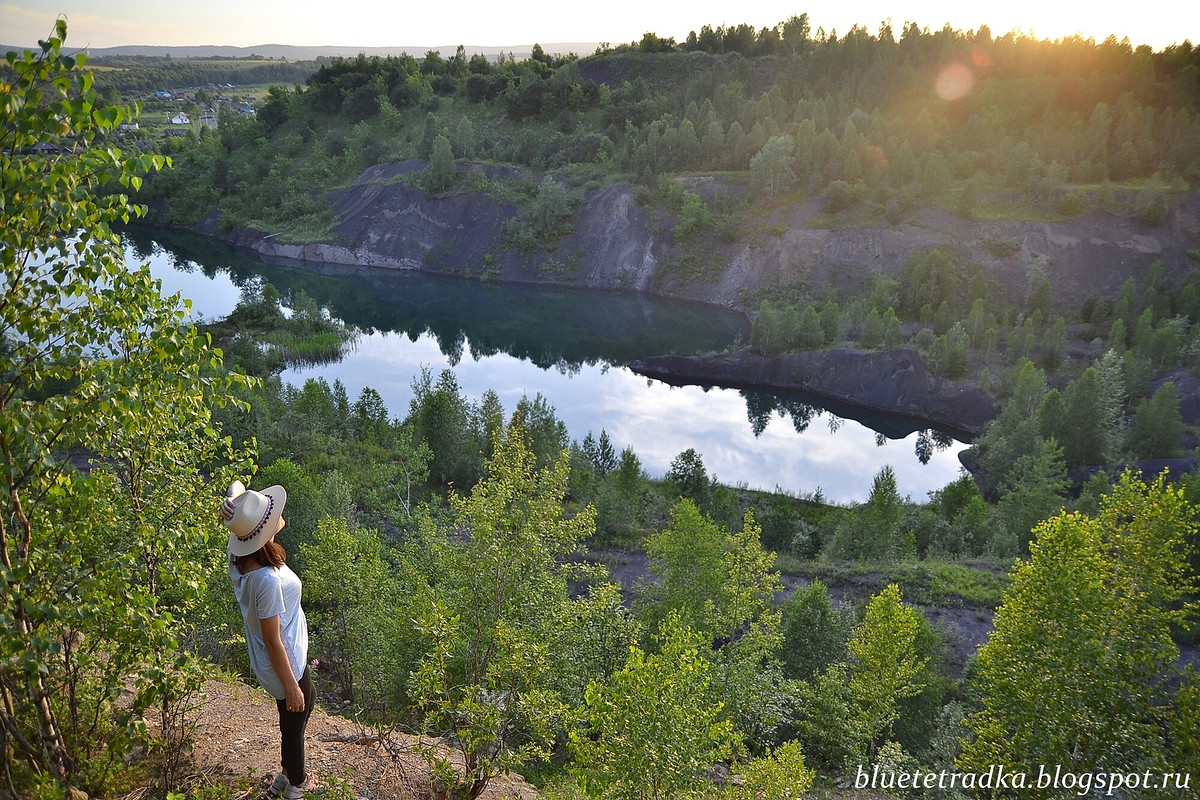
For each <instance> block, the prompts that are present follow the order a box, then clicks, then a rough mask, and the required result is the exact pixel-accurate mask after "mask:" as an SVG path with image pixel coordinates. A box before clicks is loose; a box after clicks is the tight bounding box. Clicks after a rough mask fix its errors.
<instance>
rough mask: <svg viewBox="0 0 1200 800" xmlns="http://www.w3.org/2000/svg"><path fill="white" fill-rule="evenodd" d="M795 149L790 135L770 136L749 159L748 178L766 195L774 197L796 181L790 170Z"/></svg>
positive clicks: (794, 142) (793, 140) (794, 143)
mask: <svg viewBox="0 0 1200 800" xmlns="http://www.w3.org/2000/svg"><path fill="white" fill-rule="evenodd" d="M760 141H761V140H760ZM795 149H796V141H795V139H793V138H792V137H791V136H786V135H785V136H772V137H771V138H770V139H769V140H768V141H767V143H766V144H764V145H763V146H762V149H761V150H759V151H758V153H756V154H755V156H754V158H752V159H750V180H751V181H752V182H753V183H754V185H755V186H757V187H758V188H759V189H761V190H762V191H763V192H765V193H766V195H767V197H774V196H775V195H777V194H779V192H781V191H782V190H783V189H784V188H786V187H787V186H789V185H791V184H793V183H795V182H796V173H795V172H794V171H793V170H792V164H793V162H794V161H795V159H794V157H793V153H794V151H795Z"/></svg>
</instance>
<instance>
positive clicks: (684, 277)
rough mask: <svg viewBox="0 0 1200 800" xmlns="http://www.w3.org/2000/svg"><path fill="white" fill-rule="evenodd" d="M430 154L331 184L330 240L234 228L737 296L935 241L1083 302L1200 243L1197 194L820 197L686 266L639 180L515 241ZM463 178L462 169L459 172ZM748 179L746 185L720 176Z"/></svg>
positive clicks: (326, 255)
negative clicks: (1053, 211)
mask: <svg viewBox="0 0 1200 800" xmlns="http://www.w3.org/2000/svg"><path fill="white" fill-rule="evenodd" d="M424 166H425V165H424V162H422V161H404V162H399V163H396V164H382V165H378V166H374V167H371V168H369V169H367V170H366V171H364V172H363V173H362V174H361V175H360V176H359V177H358V179H357V180H356V181H355V182H354V183H353V184H351V185H350V186H347V187H344V188H341V189H336V190H333V191H331V192H329V193H328V194H327V200H328V202H329V203H330V205H331V206H332V207H333V210H334V211H335V213H336V215H337V218H338V220H339V223H338V225H337V227H336V230H335V232H334V237H333V239H332V240H331V242H329V243H314V244H308V245H292V244H284V243H280V242H279V241H277V240H276V239H275V238H273V237H271V236H270V235H265V236H264V234H263V233H260V232H250V231H243V232H241V233H240V234H238V235H237V236H236V237H235V239H236V243H237V244H240V245H243V246H248V247H250V248H252V249H254V250H257V251H259V252H260V253H262V254H263V255H267V256H282V257H287V258H293V259H302V260H306V261H316V262H332V263H339V264H356V265H373V266H379V267H387V268H393V269H411V270H422V271H428V272H441V273H449V274H455V275H461V276H465V277H476V278H479V277H486V278H489V279H495V280H508V281H522V282H547V283H558V284H566V285H573V286H589V287H597V288H607V289H630V290H635V291H641V292H653V293H657V294H665V295H672V296H677V297H683V298H687V299H691V300H699V301H702V302H708V303H714V304H718V305H724V306H735V307H738V306H742V305H743V304H745V303H746V302H747V298H750V297H753V296H754V293H755V291H756V290H758V289H762V288H765V287H771V286H778V285H787V284H794V285H804V286H806V287H808V288H809V289H810V290H811V291H813V292H814V293H818V294H819V293H820V292H822V291H823V290H825V289H831V288H836V289H839V290H842V291H843V292H849V293H853V292H855V291H857V290H860V289H863V288H865V287H868V286H869V285H870V283H871V280H872V278H873V276H875V275H878V274H882V275H889V276H896V275H898V274H899V272H900V270H901V269H903V267H904V266H905V265H906V264H907V263H908V262H909V260H910V259H911V258H912V256H914V255H916V254H922V253H925V252H928V251H929V250H931V249H933V248H940V249H942V250H943V251H945V252H947V253H948V254H950V255H951V256H952V257H953V258H954V259H955V260H956V261H958V262H959V263H963V264H975V265H978V266H981V267H983V268H984V269H985V270H986V272H987V274H988V275H989V277H990V278H992V279H993V280H994V281H995V282H996V284H997V286H998V287H999V289H1000V290H1001V291H1003V292H1005V293H1006V294H1008V295H1010V296H1012V297H1015V298H1018V299H1020V298H1023V297H1024V296H1025V294H1026V293H1027V292H1028V291H1029V287H1030V283H1031V278H1033V277H1035V276H1036V277H1037V278H1039V279H1040V277H1041V276H1043V275H1044V276H1045V277H1047V278H1048V279H1049V280H1050V282H1051V285H1052V286H1053V287H1054V299H1055V302H1056V304H1058V305H1059V306H1061V307H1062V308H1064V309H1066V308H1078V307H1079V305H1080V304H1081V303H1082V302H1083V300H1084V299H1086V298H1087V297H1088V296H1089V295H1091V294H1093V293H1095V294H1100V295H1106V296H1109V297H1113V298H1115V297H1116V294H1117V292H1118V291H1119V290H1120V287H1121V285H1122V284H1123V283H1124V282H1125V280H1126V279H1128V278H1130V277H1134V278H1141V277H1142V276H1144V274H1145V271H1146V269H1148V267H1149V265H1150V264H1151V263H1153V262H1154V261H1155V260H1161V261H1162V262H1163V264H1164V265H1165V267H1166V268H1167V271H1168V273H1173V274H1176V275H1179V274H1182V273H1184V272H1186V271H1188V270H1190V269H1192V268H1194V267H1195V266H1196V262H1195V260H1194V259H1193V258H1192V257H1190V254H1191V253H1195V252H1196V251H1197V250H1198V249H1200V194H1196V193H1193V194H1188V195H1179V196H1177V197H1176V198H1175V199H1174V200H1173V206H1172V211H1171V213H1170V214H1169V215H1168V218H1167V220H1166V222H1165V223H1164V224H1163V225H1161V226H1158V227H1150V226H1147V225H1144V224H1142V223H1139V222H1137V221H1135V220H1132V219H1129V218H1126V217H1121V216H1118V215H1114V214H1110V213H1108V212H1104V211H1092V212H1089V213H1088V214H1085V215H1082V216H1080V217H1076V218H1073V219H1069V220H1064V221H1059V222H1028V221H1017V220H976V219H970V218H966V217H962V216H960V215H958V214H954V213H952V212H949V211H945V210H942V209H936V208H927V209H921V210H917V211H914V212H913V213H912V214H911V215H909V216H908V218H906V219H905V220H903V221H902V222H900V223H898V224H895V225H889V224H887V223H884V222H880V223H877V224H873V225H865V226H860V227H852V228H830V227H823V224H824V223H823V222H822V220H823V219H824V218H823V217H821V215H820V207H819V204H818V202H817V201H815V200H814V201H810V202H808V203H801V204H796V205H790V206H782V207H779V208H776V209H774V210H772V211H771V212H770V214H769V215H768V216H766V217H759V216H758V215H754V214H751V215H747V219H746V221H745V223H744V224H743V230H742V235H741V236H740V237H739V240H738V241H737V242H735V243H727V242H724V241H721V240H719V239H717V238H716V237H713V240H712V241H711V242H707V243H705V244H704V246H703V247H700V248H699V250H700V251H702V256H703V258H702V260H703V261H704V262H705V264H706V267H705V269H702V270H686V269H676V268H675V267H676V266H678V265H679V264H681V263H683V262H685V261H686V260H687V259H696V258H697V244H696V242H690V243H689V244H688V245H687V246H681V245H680V244H679V243H677V242H676V241H675V239H674V235H673V223H672V221H671V220H670V219H669V218H667V217H666V216H665V215H663V214H661V213H660V212H657V211H655V210H653V209H649V208H646V207H643V206H642V205H640V204H639V203H638V202H637V201H636V199H635V197H634V193H633V189H632V187H630V186H625V185H615V186H606V187H601V188H597V189H592V190H589V191H588V192H587V193H586V195H585V197H584V202H583V204H582V206H581V208H580V209H579V214H578V219H577V221H576V224H575V228H574V230H573V231H572V232H571V233H569V234H567V235H566V236H563V237H562V238H561V239H560V240H559V241H558V243H557V245H556V246H555V247H554V248H552V249H551V250H539V251H536V252H516V251H513V250H510V249H508V248H506V246H505V235H504V224H505V222H506V221H507V220H509V219H511V218H512V217H513V216H514V215H515V214H516V209H515V208H514V207H513V206H511V205H510V204H506V203H503V202H500V201H498V200H496V199H494V198H493V197H490V196H488V195H486V194H484V193H481V192H469V191H459V192H451V193H449V194H445V195H429V194H426V193H425V192H423V191H421V190H420V189H418V188H415V185H409V183H414V184H415V182H411V181H410V182H406V181H405V180H404V177H405V176H406V175H409V174H411V173H415V172H418V171H420V170H422V169H423V168H424ZM460 170H461V171H463V172H469V173H476V174H479V175H483V176H486V177H489V178H501V179H505V178H513V177H519V173H516V172H515V171H514V170H512V169H510V168H505V167H493V166H481V165H463V166H460ZM678 180H680V182H682V183H684V184H686V186H687V188H688V189H689V190H691V191H695V192H697V193H699V194H701V195H702V196H704V195H707V194H710V193H711V192H713V191H715V190H716V189H717V188H722V187H723V186H724V184H722V183H721V181H720V180H719V179H716V178H703V177H701V178H697V177H688V178H680V179H678ZM466 183H468V181H464V185H465V184H466ZM724 188H727V189H732V190H735V191H736V190H737V189H736V187H724Z"/></svg>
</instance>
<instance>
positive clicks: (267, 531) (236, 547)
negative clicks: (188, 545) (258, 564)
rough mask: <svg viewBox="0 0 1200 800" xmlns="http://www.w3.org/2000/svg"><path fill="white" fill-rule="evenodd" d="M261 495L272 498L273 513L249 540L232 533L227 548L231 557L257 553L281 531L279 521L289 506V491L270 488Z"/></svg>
mask: <svg viewBox="0 0 1200 800" xmlns="http://www.w3.org/2000/svg"><path fill="white" fill-rule="evenodd" d="M260 493H261V494H265V495H266V496H267V497H269V498H271V501H272V502H271V513H270V514H268V515H267V520H266V522H264V523H263V525H262V527H261V528H259V530H258V532H257V533H255V534H254V535H253V536H251V537H250V538H249V539H246V540H242V539H239V538H238V537H237V535H236V534H235V533H233V532H232V531H230V533H229V543H228V545H227V546H226V548H227V549H228V551H229V555H231V556H238V557H240V556H248V555H250V554H251V553H257V552H258V551H259V550H261V549H262V547H263V545H264V544H266V543H267V542H268V541H270V539H271V537H272V536H273V535H274V534H275V532H276V531H278V530H279V520H280V519H282V518H283V507H284V506H285V505H286V504H287V490H286V489H284V488H283V487H282V486H268V487H267V488H266V489H262V490H260Z"/></svg>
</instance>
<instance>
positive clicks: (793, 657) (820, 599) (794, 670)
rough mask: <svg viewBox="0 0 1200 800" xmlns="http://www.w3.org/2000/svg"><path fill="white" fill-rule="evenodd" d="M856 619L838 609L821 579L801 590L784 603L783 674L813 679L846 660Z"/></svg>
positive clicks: (790, 676)
mask: <svg viewBox="0 0 1200 800" xmlns="http://www.w3.org/2000/svg"><path fill="white" fill-rule="evenodd" d="M851 623H852V619H851V618H850V615H848V614H846V613H845V612H843V611H838V610H835V609H834V607H833V602H832V601H831V600H830V598H829V590H828V589H826V588H825V584H823V583H821V581H819V580H814V581H813V582H812V584H811V585H810V586H804V587H801V588H799V589H797V590H796V591H795V592H794V593H793V594H792V596H791V597H789V598H788V599H787V600H786V601H785V602H784V604H783V654H782V661H783V674H784V675H785V676H786V677H788V678H799V679H801V680H810V679H812V678H813V677H814V676H815V675H817V674H818V673H820V672H822V671H824V670H825V669H826V668H827V667H829V666H830V665H831V664H834V663H836V662H838V661H843V660H845V657H846V638H847V636H848V635H849V633H850V627H851Z"/></svg>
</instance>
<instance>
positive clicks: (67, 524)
mask: <svg viewBox="0 0 1200 800" xmlns="http://www.w3.org/2000/svg"><path fill="white" fill-rule="evenodd" d="M65 36H66V23H65V22H63V21H62V20H60V21H59V22H58V23H56V25H55V29H54V32H53V34H52V36H51V37H49V38H48V39H47V40H46V41H44V42H42V43H41V49H40V51H39V52H37V53H32V52H25V53H23V54H16V53H9V54H8V57H7V67H6V71H7V73H8V76H9V77H8V78H7V80H8V82H7V83H6V84H5V91H4V93H3V96H2V98H0V103H2V108H3V117H2V120H3V122H2V126H0V140H2V145H3V146H2V147H0V182H2V187H0V188H2V191H0V198H3V199H2V200H0V213H2V214H3V225H2V226H0V230H2V231H3V232H2V234H0V236H2V237H3V239H2V241H3V246H0V264H3V269H4V285H5V291H4V301H3V302H0V338H2V342H3V347H2V348H0V353H2V355H0V373H2V374H3V375H4V376H5V377H4V381H3V386H2V388H0V412H2V413H0V458H2V460H3V462H4V464H5V465H6V466H5V468H4V469H3V470H0V484H2V486H3V496H4V500H3V508H2V509H0V510H2V513H0V581H2V582H3V584H4V587H5V590H4V592H3V597H4V600H3V606H2V607H0V628H2V629H3V635H0V687H2V693H3V698H4V702H3V703H0V726H2V727H3V728H4V730H5V731H6V734H5V737H4V739H5V745H4V746H5V748H6V753H5V768H4V772H5V780H6V786H7V787H8V788H9V789H10V790H11V789H13V788H14V787H17V788H16V789H15V791H16V792H17V794H22V793H24V792H25V791H26V790H28V789H31V787H32V786H33V785H34V784H35V783H37V782H43V785H47V784H57V786H58V788H59V789H60V790H61V789H62V788H65V787H67V786H79V787H84V788H86V789H87V790H89V791H92V792H96V793H105V792H107V791H109V790H110V789H111V785H110V783H109V782H110V781H111V780H112V778H113V776H114V773H115V772H118V771H119V770H121V769H122V768H123V759H124V758H125V757H126V756H127V755H128V754H129V753H130V752H131V751H132V750H133V748H134V746H135V744H136V743H137V742H138V741H139V740H143V741H144V737H145V735H146V728H145V727H144V717H143V715H144V714H146V713H148V712H149V711H150V710H152V709H159V710H160V711H161V713H162V714H164V715H170V714H171V713H173V709H175V708H176V707H177V704H178V703H179V702H181V701H182V699H183V698H184V697H186V696H187V695H188V694H190V692H191V691H192V690H193V689H194V688H195V686H196V685H198V681H199V672H198V671H197V670H196V669H195V668H194V664H193V662H192V660H191V658H190V657H189V656H187V655H185V654H181V652H180V650H179V641H180V636H181V635H182V634H183V633H184V632H185V630H184V627H183V625H184V623H183V620H184V619H187V618H189V617H191V616H192V615H193V613H194V612H195V611H196V610H197V608H196V606H197V602H198V600H199V596H200V588H201V585H202V583H203V581H204V579H205V577H206V576H205V574H204V569H203V567H202V566H201V565H202V563H203V562H204V560H205V559H204V555H203V554H204V553H205V550H206V547H207V544H208V541H209V536H210V535H212V534H213V533H214V530H213V529H214V528H215V527H216V524H215V521H214V520H213V519H212V511H211V507H210V505H211V501H210V500H209V499H208V498H209V497H210V494H209V489H208V486H207V484H206V482H205V476H206V475H207V476H208V477H210V478H212V479H213V480H215V481H217V482H218V483H220V482H221V481H224V480H226V479H228V478H230V477H231V473H232V471H231V469H230V464H231V463H232V462H234V461H235V460H238V458H239V456H237V455H235V453H234V452H233V449H232V447H231V445H230V442H229V440H228V439H224V438H222V437H220V436H219V435H218V434H217V433H216V431H215V430H213V428H212V426H211V412H210V406H213V405H218V406H219V405H221V404H223V403H226V402H231V391H232V390H233V389H234V388H235V387H242V386H244V384H243V383H242V382H241V381H239V380H237V379H235V378H218V377H214V375H215V374H217V371H218V369H219V367H220V354H219V353H218V352H217V351H215V350H213V349H212V348H211V347H210V346H209V344H208V342H207V340H206V339H204V338H203V337H201V336H199V335H198V334H197V333H196V331H195V330H194V329H192V328H191V327H190V326H189V325H188V324H187V322H186V316H187V309H186V307H185V306H183V305H181V304H180V302H179V301H178V299H177V298H169V299H164V298H163V297H162V296H161V294H160V293H159V287H158V285H157V284H156V282H155V281H153V279H152V278H151V277H150V274H149V270H148V269H147V268H145V267H141V268H137V267H132V268H131V267H128V266H127V265H126V264H125V262H124V258H123V255H122V251H121V248H120V246H119V243H118V241H117V238H116V237H115V236H114V235H113V233H112V231H111V229H110V225H111V224H113V223H114V222H118V221H127V220H129V219H132V218H134V217H137V216H140V215H141V214H142V213H143V211H144V210H143V209H141V208H139V207H137V206H134V205H133V204H132V203H131V202H130V199H129V196H128V195H127V194H124V192H125V191H137V190H138V188H139V187H140V186H141V183H142V175H144V174H145V173H147V172H151V171H154V170H158V169H161V168H162V167H164V166H165V165H166V160H165V159H164V158H162V157H161V156H154V155H139V156H133V157H129V156H126V155H125V154H123V153H122V152H121V151H120V150H119V149H118V148H116V147H115V146H113V145H112V144H111V143H110V141H109V137H110V136H111V135H112V134H113V133H114V132H115V131H116V129H117V127H118V125H119V124H120V123H121V122H122V121H124V120H126V119H129V115H128V112H126V111H125V110H123V109H119V108H111V107H104V106H101V105H99V104H98V102H97V100H98V98H97V96H96V93H95V91H94V90H93V87H92V78H91V75H90V73H88V72H85V71H83V70H82V67H83V65H84V63H85V61H86V56H85V55H83V54H80V55H76V56H66V55H63V53H62V49H61V48H62V45H63V40H64V38H65ZM39 143H41V144H49V143H57V144H59V145H62V146H64V147H65V148H66V151H65V152H62V153H60V154H58V155H25V154H24V152H25V151H26V150H27V149H28V148H31V147H33V146H34V145H36V144H39ZM105 187H111V188H112V189H113V191H112V193H110V194H107V195H103V196H101V195H100V194H99V192H100V190H101V189H102V188H105ZM72 452H76V453H82V454H85V455H86V456H87V457H88V459H89V469H86V470H81V469H77V468H76V467H75V465H74V463H73V462H72V461H71V460H70V459H69V458H68V457H67V455H68V454H69V453H72ZM245 466H246V465H245V464H240V465H239V469H244V468H245ZM123 692H128V697H127V698H126V699H125V700H124V701H123V702H122V704H121V705H119V706H118V704H117V702H116V700H117V698H118V697H119V696H120V695H121V694H122V693H123ZM177 744H178V743H177ZM39 776H41V777H39ZM43 778H44V781H43Z"/></svg>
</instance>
